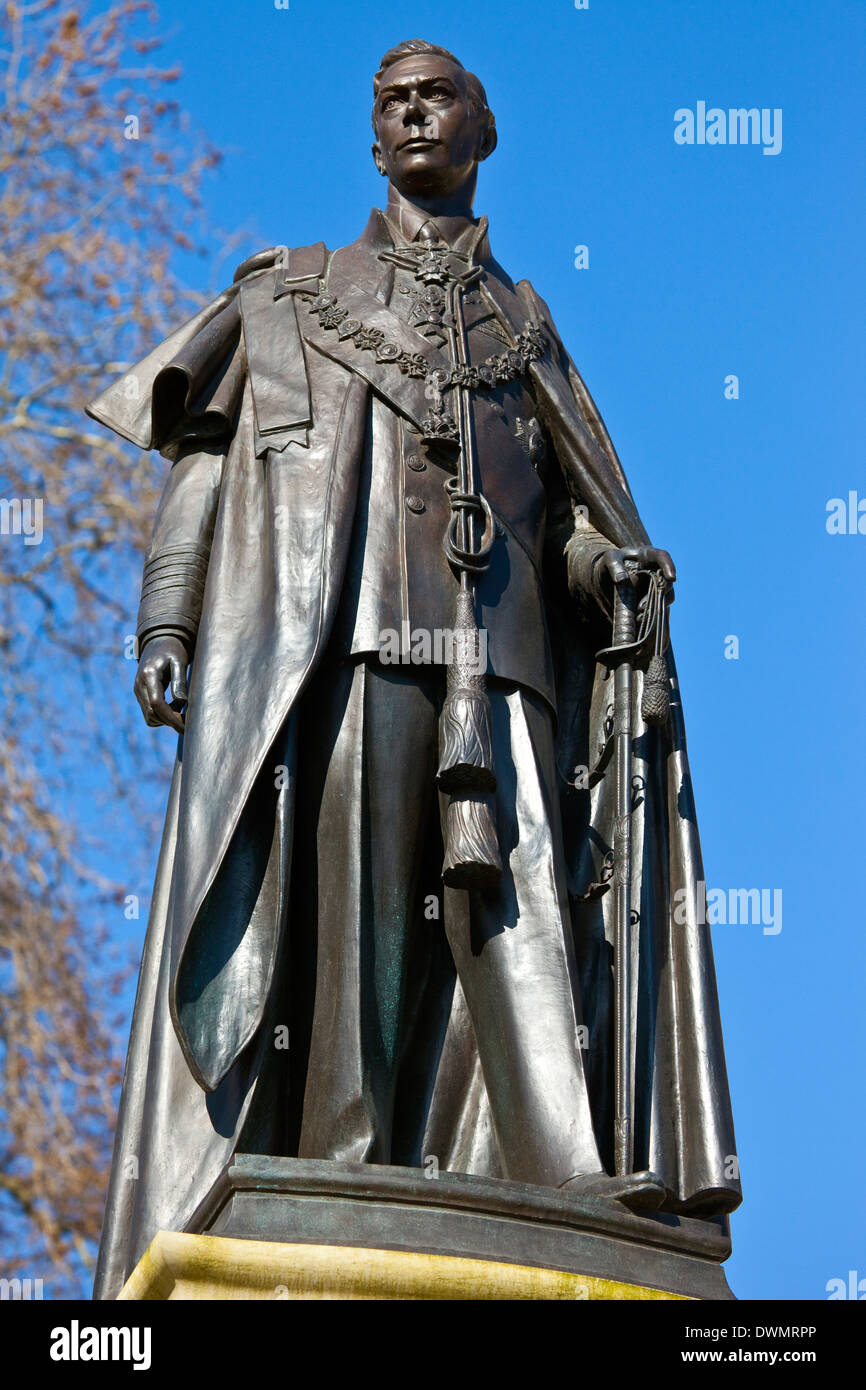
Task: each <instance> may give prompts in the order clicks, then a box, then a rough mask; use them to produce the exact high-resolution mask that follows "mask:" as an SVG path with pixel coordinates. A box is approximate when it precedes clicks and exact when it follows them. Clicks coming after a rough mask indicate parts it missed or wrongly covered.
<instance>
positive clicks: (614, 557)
mask: <svg viewBox="0 0 866 1390" xmlns="http://www.w3.org/2000/svg"><path fill="white" fill-rule="evenodd" d="M629 554H630V552H629V551H627V550H608V551H606V553H605V557H604V564H605V568H606V569H607V572H608V574H609V575H610V577H611V579H612V580H613V582H614V584H622V583H624V582H625V580H626V579H628V577H629V575H628V570H627V569H626V567H625V563H624V562H625V560H626V558H627V557H628V556H629Z"/></svg>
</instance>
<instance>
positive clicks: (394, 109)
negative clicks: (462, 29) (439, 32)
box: [373, 39, 496, 205]
mask: <svg viewBox="0 0 866 1390" xmlns="http://www.w3.org/2000/svg"><path fill="white" fill-rule="evenodd" d="M373 129H374V131H375V132H376V141H375V143H374V145H373V158H374V159H375V161H376V167H377V169H378V170H379V172H380V174H383V175H385V176H386V177H387V178H388V179H390V181H391V183H392V184H393V185H394V187H395V188H397V189H398V190H399V191H400V192H401V193H404V194H406V196H407V197H410V198H413V197H414V198H420V199H422V200H423V201H425V202H436V201H443V202H457V203H463V204H467V205H471V202H472V196H473V193H474V191H475V178H476V173H477V169H478V165H479V163H480V162H481V160H482V159H486V158H487V156H488V155H489V154H492V153H493V151H494V149H495V148H496V122H495V120H494V118H493V112H492V111H491V110H490V108H489V106H488V105H487V96H486V94H485V91H484V88H483V87H482V85H481V83H480V82H479V80H478V78H477V77H476V76H475V74H474V73H471V72H467V71H466V69H465V68H464V66H463V64H462V63H461V62H460V61H459V59H458V58H455V56H454V54H453V53H449V52H448V50H447V49H446V48H440V47H439V46H438V45H437V44H432V43H426V42H425V41H424V39H408V40H407V41H406V42H405V43H400V44H397V45H396V47H394V48H390V49H389V50H388V52H387V53H386V54H385V55H384V57H383V58H382V61H381V63H380V65H379V71H378V72H377V73H376V76H375V77H374V79H373Z"/></svg>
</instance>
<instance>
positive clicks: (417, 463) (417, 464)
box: [406, 454, 427, 473]
mask: <svg viewBox="0 0 866 1390" xmlns="http://www.w3.org/2000/svg"><path fill="white" fill-rule="evenodd" d="M406 467H407V468H411V469H412V472H413V473H423V472H424V469H425V468H426V467H427V465H426V463H425V462H424V460H423V459H422V458H421V456H420V454H410V455H409V457H408V458H407V460H406Z"/></svg>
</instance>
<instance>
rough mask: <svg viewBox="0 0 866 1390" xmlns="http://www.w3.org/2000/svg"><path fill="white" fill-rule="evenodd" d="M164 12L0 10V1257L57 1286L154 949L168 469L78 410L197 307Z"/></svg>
mask: <svg viewBox="0 0 866 1390" xmlns="http://www.w3.org/2000/svg"><path fill="white" fill-rule="evenodd" d="M155 21H156V14H155V12H154V9H153V7H152V6H151V5H150V4H149V3H147V0H121V3H118V4H114V5H112V6H111V7H109V8H105V6H104V5H103V4H99V3H88V2H86V0H85V2H84V3H82V4H80V5H78V6H75V5H72V6H70V5H69V4H61V3H59V0H35V2H34V3H31V4H15V3H11V4H7V5H6V7H5V9H4V10H3V12H2V16H0V83H2V85H3V108H2V111H0V507H3V503H4V501H5V502H6V503H9V504H10V505H9V506H7V507H5V508H4V509H3V510H2V512H0V652H2V659H3V667H2V669H3V679H2V688H0V720H2V724H0V728H2V738H0V864H2V872H0V1068H2V1081H0V1086H2V1091H0V1273H2V1274H3V1275H6V1276H9V1277H11V1276H12V1275H14V1274H18V1275H21V1276H27V1275H29V1276H31V1277H42V1278H43V1279H44V1280H45V1293H46V1296H47V1297H56V1296H58V1295H60V1296H62V1295H63V1294H68V1293H70V1292H72V1293H81V1292H82V1291H86V1288H87V1283H88V1278H87V1268H88V1267H89V1265H91V1264H92V1260H93V1255H94V1249H95V1241H96V1239H97V1237H98V1233H99V1227H100V1223H101V1219H102V1203H103V1199H104V1191H105V1183H106V1178H107V1167H108V1160H109V1154H110V1143H111V1130H112V1126H113V1121H114V1114H115V1106H116V1099H117V1083H118V1080H119V1052H120V1046H121V1040H120V1038H119V1036H118V1019H117V1017H116V1016H115V1015H116V1014H117V1013H118V1011H119V1005H120V1004H128V986H126V985H124V983H123V982H124V979H125V975H124V969H123V962H122V960H117V959H113V958H112V954H111V950H110V947H111V942H112V940H115V941H116V940H117V939H118V937H120V936H121V935H123V934H125V933H126V934H128V932H129V931H130V930H135V931H136V935H137V944H140V938H141V932H142V930H143V926H144V920H145V918H146V907H147V901H146V896H145V897H143V898H142V910H141V920H140V921H139V922H137V923H136V922H132V923H126V922H125V920H124V909H123V903H124V901H125V899H126V895H127V894H131V893H137V894H142V893H144V894H145V895H146V893H147V892H148V891H149V881H148V877H147V875H146V872H145V871H146V869H147V859H148V856H147V854H145V855H144V856H142V855H141V853H140V851H141V849H142V848H145V849H146V850H147V851H148V852H152V846H153V839H152V837H153V835H154V833H155V829H156V824H157V822H158V820H159V816H160V812H161V810H162V800H163V785H164V784H163V778H164V771H165V766H166V761H167V759H168V758H170V755H171V750H170V749H169V748H168V744H167V741H162V743H161V744H160V746H159V749H158V751H156V752H155V750H154V741H153V739H152V738H151V739H149V740H144V739H141V740H140V739H139V734H138V731H137V724H136V723H135V720H136V718H137V712H136V711H134V707H133V704H132V696H131V684H132V679H133V675H134V664H133V662H132V661H131V660H126V661H124V639H125V638H126V636H127V634H128V633H129V632H130V631H131V629H132V627H133V615H134V612H135V602H136V587H137V579H138V575H139V572H140V557H141V552H142V550H143V547H144V545H145V543H146V539H147V534H148V531H149V527H150V524H151V521H152V517H153V513H154V509H155V505H156V502H157V499H158V494H159V491H160V488H161V485H162V480H163V476H164V471H165V465H164V463H163V462H162V460H159V459H153V458H152V457H150V456H142V455H141V454H140V453H139V452H138V451H137V450H135V449H133V448H131V447H127V446H126V445H125V444H123V442H122V441H120V440H118V439H116V438H115V437H114V436H112V435H110V434H109V433H108V432H107V431H103V430H101V429H100V428H99V427H98V426H97V425H95V424H94V425H92V424H91V423H90V422H89V421H88V420H87V418H86V417H85V416H84V413H83V410H84V405H85V403H86V402H87V401H88V400H90V399H92V397H93V396H94V395H96V394H97V392H98V391H99V390H101V389H102V387H103V386H104V385H105V384H106V383H107V381H108V380H109V379H110V378H111V377H113V376H114V375H116V373H117V372H119V371H121V370H123V368H124V367H125V366H126V365H128V364H129V363H131V362H133V361H135V360H136V358H137V357H139V356H141V355H142V354H143V352H145V351H146V350H147V349H148V348H149V347H151V346H152V345H153V344H154V343H156V342H157V341H158V340H159V339H160V338H161V337H163V336H165V333H166V332H167V331H168V329H169V328H171V327H175V326H177V324H178V323H179V322H182V321H183V320H184V319H185V318H187V317H189V315H190V314H191V313H192V312H194V309H195V307H197V304H196V302H194V301H193V300H192V299H191V298H190V297H189V296H188V295H185V294H184V292H183V290H182V288H181V286H180V285H179V283H178V281H177V279H176V277H175V275H174V274H173V273H172V256H173V253H174V252H175V250H176V249H177V248H181V249H183V250H187V251H189V250H191V249H193V248H194V247H196V246H197V245H198V243H200V242H201V240H202V239H203V238H201V237H199V236H198V235H197V232H196V224H197V219H198V218H199V216H200V203H199V187H200V181H201V178H202V175H203V174H204V172H205V171H206V170H207V169H208V168H209V167H210V166H212V165H214V164H215V163H216V162H217V158H218V156H217V155H216V153H215V151H213V150H212V149H210V148H208V147H207V146H206V145H204V144H203V143H202V141H201V140H199V139H196V138H195V137H194V136H192V135H191V134H190V131H189V129H188V123H187V122H186V121H185V119H184V117H183V114H182V112H181V111H180V110H179V109H178V107H177V105H176V104H175V103H174V102H173V101H172V100H171V99H170V96H169V93H170V91H171V84H172V82H173V80H174V79H175V78H176V77H177V75H178V74H177V71H176V70H172V69H171V68H170V67H165V66H160V65H159V64H158V47H159V40H158V39H157V38H155V37H154V36H153V27H152V26H153V24H154V23H155ZM132 118H134V119H132ZM135 121H137V122H138V129H137V131H136V130H135ZM133 133H136V134H137V135H138V138H137V139H136V138H129V136H130V134H133ZM209 239H210V237H209ZM37 499H41V503H42V509H43V510H42V517H43V520H42V525H43V536H42V539H41V543H38V544H37V543H33V544H27V543H25V541H26V537H25V535H24V534H22V522H21V518H22V517H23V516H25V513H24V512H22V511H20V510H17V509H16V502H17V503H18V504H19V505H21V504H23V503H24V502H25V501H27V502H29V503H30V505H31V506H34V505H35V503H36V501H37ZM29 515H30V517H31V519H33V518H34V517H35V515H36V513H35V512H34V511H31V512H30V513H29ZM31 539H35V535H34V537H31ZM127 655H129V649H128V647H127ZM141 728H142V733H146V732H147V731H145V730H144V726H143V725H142V726H141ZM135 770H137V775H135V776H134V775H133V772H134V771H135ZM106 844H108V846H109V850H108V851H107V850H106ZM112 846H113V848H114V852H115V858H114V861H113V862H112V859H111V857H110V848H111V847H112ZM136 847H138V852H139V858H138V860H136V859H135V851H136ZM121 991H123V993H121Z"/></svg>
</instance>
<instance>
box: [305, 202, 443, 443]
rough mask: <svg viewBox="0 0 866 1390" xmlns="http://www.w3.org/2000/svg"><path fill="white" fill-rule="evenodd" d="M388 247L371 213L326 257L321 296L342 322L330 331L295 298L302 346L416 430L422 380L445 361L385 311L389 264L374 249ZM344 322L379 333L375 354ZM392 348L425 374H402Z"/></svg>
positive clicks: (422, 410) (425, 405)
mask: <svg viewBox="0 0 866 1390" xmlns="http://www.w3.org/2000/svg"><path fill="white" fill-rule="evenodd" d="M392 244H393V243H392V242H391V239H390V237H389V236H388V234H387V231H386V227H385V224H384V219H383V218H382V217H381V216H380V214H379V213H378V211H375V210H374V212H373V213H372V215H371V218H370V222H369V223H368V225H367V228H366V230H365V232H364V235H363V236H362V237H360V238H359V240H358V241H355V242H353V243H352V244H351V245H350V246H344V247H342V248H341V249H340V250H339V251H335V252H334V254H333V256H332V257H331V262H330V266H329V268H328V274H327V281H326V293H327V294H328V295H329V296H331V297H332V298H333V299H334V301H335V304H334V306H332V307H334V308H336V309H345V310H346V314H345V316H344V317H343V319H342V320H341V321H340V322H339V323H337V324H336V325H335V326H333V327H329V326H327V315H325V316H320V315H318V314H317V313H315V312H313V311H311V309H310V304H311V303H312V301H311V300H309V299H299V300H298V317H299V322H300V326H301V333H302V335H303V337H304V340H305V342H307V343H309V345H310V346H311V347H313V348H315V349H316V351H317V352H321V353H323V354H324V355H325V356H326V357H330V358H331V359H332V360H333V361H335V362H339V363H340V364H341V365H342V366H344V367H346V368H347V369H348V370H349V371H351V372H354V373H356V374H357V375H358V376H360V377H363V379H364V380H365V381H366V382H368V384H369V385H370V386H372V388H373V390H374V391H376V393H377V394H378V395H380V396H382V397H383V398H384V399H385V400H386V401H388V402H389V404H390V405H392V406H393V407H394V409H395V410H397V411H399V413H400V414H401V415H403V416H405V418H406V419H408V420H409V421H410V422H411V423H412V424H414V425H415V426H416V428H417V429H419V430H420V429H421V428H422V421H423V418H424V416H425V415H426V414H427V411H428V409H429V405H430V402H429V398H428V395H427V388H426V381H425V376H426V374H427V373H428V372H430V371H433V370H434V369H435V368H437V367H438V368H444V369H445V370H447V369H448V365H449V363H448V360H447V358H446V357H445V355H444V354H443V353H442V352H441V351H440V350H439V349H438V348H437V347H436V346H435V345H434V344H432V343H431V342H430V341H429V339H427V338H424V337H423V336H422V335H421V334H420V333H417V332H416V331H415V329H414V328H411V327H410V326H409V324H407V323H404V322H403V321H402V319H400V318H398V316H397V315H396V314H395V313H394V311H393V309H391V308H390V303H389V301H390V298H391V292H392V287H393V279H394V274H393V266H392V265H391V264H390V263H389V262H388V261H382V260H380V259H379V251H380V250H388V249H390V248H391V247H392ZM322 317H324V318H325V322H324V323H323V322H322V321H321V319H322ZM349 322H354V323H360V324H361V325H363V327H364V328H366V329H373V330H378V331H379V332H380V333H381V334H382V335H383V336H382V345H381V347H380V349H379V351H374V350H371V349H368V348H362V347H356V346H355V343H354V342H353V340H352V337H351V336H350V335H349V334H348V333H346V331H345V325H346V324H348V323H349ZM341 335H342V336H341ZM395 349H396V350H397V351H399V352H405V353H408V354H409V355H410V356H412V357H415V358H417V359H418V361H419V368H418V370H419V373H420V372H422V371H423V373H424V375H420V374H419V375H417V376H415V375H409V374H408V373H403V372H401V371H400V368H399V367H398V366H397V364H396V363H395V362H394V361H392V360H389V354H391V355H393V353H394V350H395ZM422 363H423V365H421V364H422Z"/></svg>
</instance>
